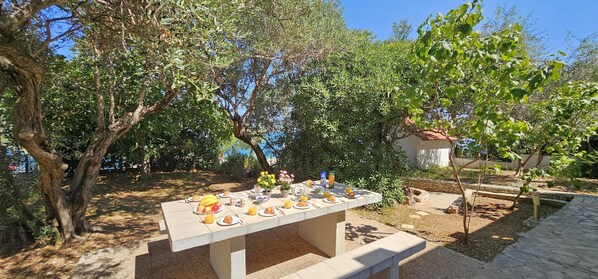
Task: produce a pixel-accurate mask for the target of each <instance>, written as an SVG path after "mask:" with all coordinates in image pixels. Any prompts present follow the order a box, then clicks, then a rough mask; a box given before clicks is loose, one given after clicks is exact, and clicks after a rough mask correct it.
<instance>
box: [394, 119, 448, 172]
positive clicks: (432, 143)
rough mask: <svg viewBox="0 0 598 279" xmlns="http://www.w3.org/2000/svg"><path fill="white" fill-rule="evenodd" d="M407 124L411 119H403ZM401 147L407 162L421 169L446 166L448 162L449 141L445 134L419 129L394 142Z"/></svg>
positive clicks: (409, 123) (410, 122)
mask: <svg viewBox="0 0 598 279" xmlns="http://www.w3.org/2000/svg"><path fill="white" fill-rule="evenodd" d="M405 122H406V123H405V124H407V126H411V125H412V123H413V122H412V121H411V120H406V121H405ZM398 146H400V147H402V148H403V149H404V150H405V153H407V158H408V159H409V163H410V164H411V165H412V166H414V167H418V168H421V169H428V168H432V167H447V166H449V164H450V161H449V154H450V150H451V143H450V142H449V140H448V139H447V138H446V136H445V135H443V134H441V133H439V132H434V131H421V132H415V133H412V134H411V135H410V136H407V137H404V138H401V139H399V140H397V141H396V142H395V148H397V147H398Z"/></svg>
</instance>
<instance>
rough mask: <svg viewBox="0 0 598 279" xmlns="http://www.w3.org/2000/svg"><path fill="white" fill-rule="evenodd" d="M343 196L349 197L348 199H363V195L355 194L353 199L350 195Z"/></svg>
mask: <svg viewBox="0 0 598 279" xmlns="http://www.w3.org/2000/svg"><path fill="white" fill-rule="evenodd" d="M343 196H345V197H347V198H348V199H356V198H360V197H361V195H360V194H355V195H354V196H353V198H351V197H349V195H347V194H346V193H345V194H344V195H343Z"/></svg>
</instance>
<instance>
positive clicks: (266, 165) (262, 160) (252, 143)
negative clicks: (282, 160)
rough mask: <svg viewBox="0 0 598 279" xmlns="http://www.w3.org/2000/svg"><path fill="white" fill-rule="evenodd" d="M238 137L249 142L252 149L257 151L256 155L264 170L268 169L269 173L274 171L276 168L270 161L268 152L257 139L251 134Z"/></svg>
mask: <svg viewBox="0 0 598 279" xmlns="http://www.w3.org/2000/svg"><path fill="white" fill-rule="evenodd" d="M237 138H238V139H240V140H241V141H243V142H244V143H246V144H248V145H249V146H250V147H251V150H253V152H255V156H256V157H257V161H258V163H260V166H261V167H262V170H264V171H267V172H269V173H274V169H273V168H272V166H270V163H268V158H266V154H265V153H264V151H263V150H262V148H261V147H260V145H259V144H258V143H257V142H256V141H255V140H253V139H252V138H251V137H250V136H247V135H244V136H240V137H237Z"/></svg>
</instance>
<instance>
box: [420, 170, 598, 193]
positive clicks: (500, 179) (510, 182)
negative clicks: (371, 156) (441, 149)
mask: <svg viewBox="0 0 598 279" xmlns="http://www.w3.org/2000/svg"><path fill="white" fill-rule="evenodd" d="M479 174H480V171H479V170H478V169H467V168H466V169H463V170H461V172H460V174H459V175H460V177H461V181H462V182H464V183H477V182H478V176H479ZM409 176H410V177H420V178H428V179H436V180H447V181H455V179H454V178H453V171H452V169H451V168H450V167H446V168H432V169H429V170H415V171H414V172H413V173H412V174H410V175H409ZM552 180H554V177H550V176H549V177H545V178H537V179H534V180H533V182H532V183H531V185H532V186H535V187H538V188H541V189H548V190H555V191H566V192H578V193H586V194H594V195H597V194H598V179H589V178H580V179H579V188H576V187H575V186H574V185H573V183H572V182H571V181H570V180H567V179H556V181H555V184H554V186H553V187H548V181H552ZM482 183H484V184H493V185H499V186H500V185H503V186H513V187H519V186H521V185H522V184H523V181H522V180H521V178H520V177H517V176H515V172H514V171H510V170H502V171H500V172H499V173H488V172H487V173H485V174H484V179H483V180H482Z"/></svg>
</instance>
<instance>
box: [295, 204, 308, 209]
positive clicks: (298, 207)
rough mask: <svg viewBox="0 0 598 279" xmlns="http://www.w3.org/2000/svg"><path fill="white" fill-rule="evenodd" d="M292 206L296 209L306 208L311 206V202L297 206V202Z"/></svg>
mask: <svg viewBox="0 0 598 279" xmlns="http://www.w3.org/2000/svg"><path fill="white" fill-rule="evenodd" d="M293 207H294V208H296V209H308V208H310V207H311V204H309V203H308V204H307V206H298V205H297V203H295V204H293Z"/></svg>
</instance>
